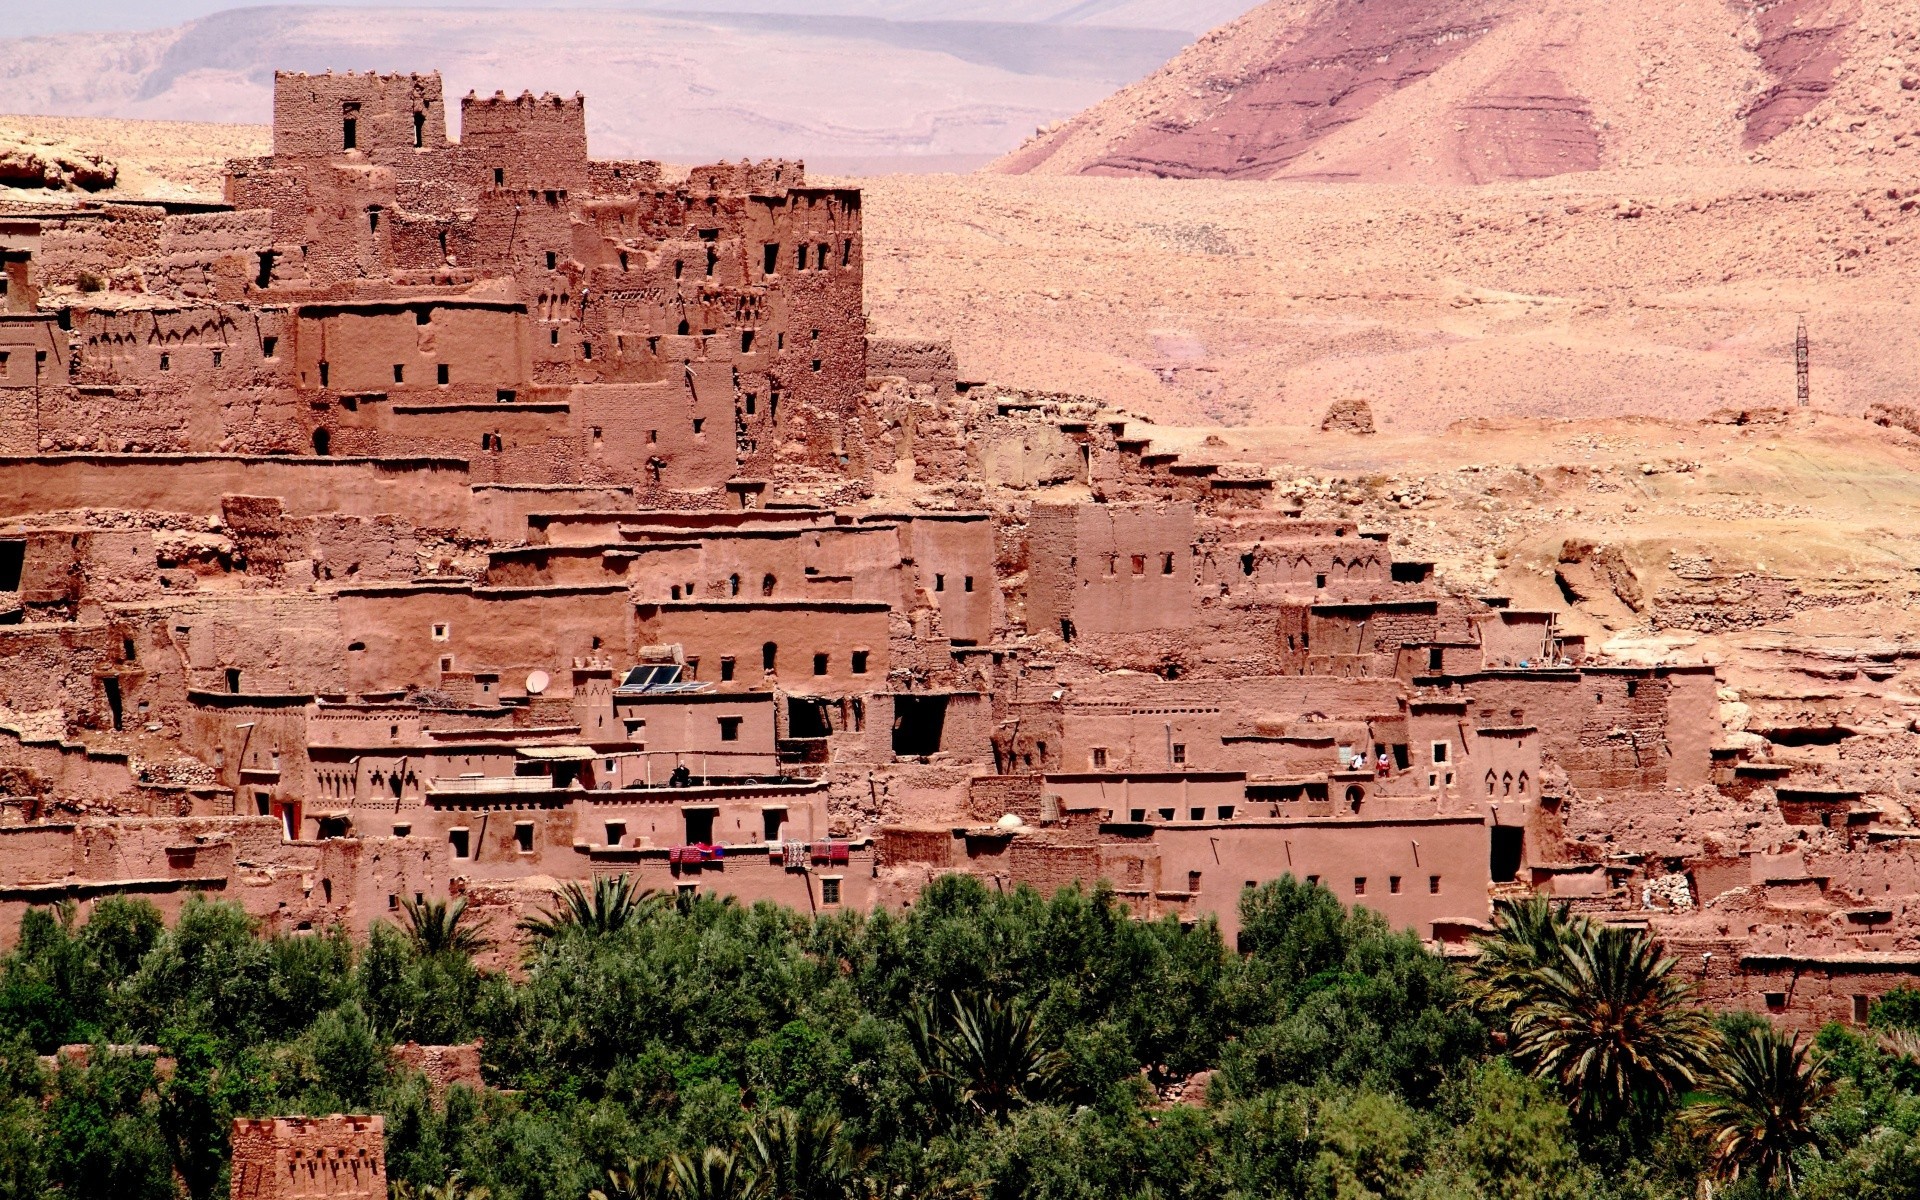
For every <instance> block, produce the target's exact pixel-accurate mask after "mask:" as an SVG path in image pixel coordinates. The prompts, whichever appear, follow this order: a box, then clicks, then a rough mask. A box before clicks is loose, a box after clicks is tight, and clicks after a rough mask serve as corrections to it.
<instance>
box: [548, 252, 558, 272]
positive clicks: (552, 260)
mask: <svg viewBox="0 0 1920 1200" xmlns="http://www.w3.org/2000/svg"><path fill="white" fill-rule="evenodd" d="M559 265H560V256H559V255H558V254H555V253H554V252H553V251H551V250H549V251H547V270H549V271H551V270H553V269H554V268H555V267H557V266H559Z"/></svg>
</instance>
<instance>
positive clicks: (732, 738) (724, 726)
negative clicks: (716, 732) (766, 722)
mask: <svg viewBox="0 0 1920 1200" xmlns="http://www.w3.org/2000/svg"><path fill="white" fill-rule="evenodd" d="M744 719H745V718H743V717H721V718H720V740H721V741H723V742H737V741H739V740H740V722H741V721H742V720H744Z"/></svg>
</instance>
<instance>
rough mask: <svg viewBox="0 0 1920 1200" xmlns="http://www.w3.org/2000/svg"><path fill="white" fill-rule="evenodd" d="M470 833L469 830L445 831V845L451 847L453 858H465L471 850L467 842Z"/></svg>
mask: <svg viewBox="0 0 1920 1200" xmlns="http://www.w3.org/2000/svg"><path fill="white" fill-rule="evenodd" d="M470 832H471V831H470V830H466V829H449V830H447V845H448V846H450V847H452V849H453V856H454V857H455V858H466V857H467V856H468V851H469V850H470V849H472V846H471V844H470V843H469V842H468V840H467V838H468V835H469V833H470Z"/></svg>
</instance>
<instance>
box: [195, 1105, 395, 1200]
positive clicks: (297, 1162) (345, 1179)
mask: <svg viewBox="0 0 1920 1200" xmlns="http://www.w3.org/2000/svg"><path fill="white" fill-rule="evenodd" d="M232 1145H233V1176H232V1183H231V1190H230V1193H229V1194H230V1195H231V1196H232V1197H233V1200H294V1198H295V1197H300V1198H301V1200H306V1198H308V1197H326V1198H327V1200H386V1196H387V1134H386V1121H385V1119H384V1118H382V1117H378V1116H370V1117H349V1116H332V1117H268V1118H265V1119H261V1120H247V1119H236V1120H235V1121H234V1123H233V1132H232Z"/></svg>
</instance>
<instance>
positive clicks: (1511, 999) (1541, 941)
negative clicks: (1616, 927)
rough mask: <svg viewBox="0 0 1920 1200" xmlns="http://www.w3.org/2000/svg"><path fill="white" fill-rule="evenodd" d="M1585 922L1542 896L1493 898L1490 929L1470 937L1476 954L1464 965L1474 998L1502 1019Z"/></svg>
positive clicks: (1581, 930)
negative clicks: (1474, 938)
mask: <svg viewBox="0 0 1920 1200" xmlns="http://www.w3.org/2000/svg"><path fill="white" fill-rule="evenodd" d="M1591 925H1592V922H1591V921H1589V920H1588V919H1587V918H1585V917H1575V916H1572V915H1570V914H1569V912H1568V910H1567V906H1566V905H1565V904H1555V903H1554V902H1553V901H1552V900H1550V899H1548V898H1547V897H1545V896H1540V895H1533V896H1528V897H1527V898H1526V899H1524V900H1501V901H1498V902H1497V903H1496V904H1495V905H1494V910H1493V932H1492V933H1491V934H1489V935H1488V936H1486V937H1483V938H1479V939H1476V941H1475V945H1476V946H1477V947H1478V949H1479V951H1480V953H1479V955H1478V957H1476V958H1475V959H1474V960H1473V962H1471V963H1469V964H1468V966H1467V969H1466V974H1467V979H1468V981H1469V983H1470V985H1471V994H1472V996H1473V999H1474V1002H1475V1003H1476V1004H1477V1005H1479V1006H1480V1008H1481V1009H1482V1011H1484V1012H1486V1013H1487V1014H1488V1015H1489V1016H1490V1017H1493V1018H1495V1019H1496V1020H1498V1021H1500V1022H1501V1023H1502V1024H1505V1023H1506V1022H1507V1021H1509V1020H1511V1018H1512V1016H1513V1014H1514V1011H1515V1010H1516V1009H1518V1008H1519V1007H1520V1006H1521V1005H1522V1004H1524V1003H1526V1001H1527V1000H1528V999H1529V998H1530V997H1531V996H1532V992H1533V988H1534V986H1535V984H1536V982H1537V980H1538V977H1539V972H1540V970H1541V969H1542V968H1546V967H1553V966H1556V965H1557V964H1558V963H1559V962H1560V961H1561V959H1562V957H1563V955H1564V954H1565V951H1566V948H1567V947H1568V946H1569V945H1571V944H1573V942H1574V941H1576V940H1577V939H1578V938H1579V937H1580V936H1581V935H1582V934H1584V933H1587V932H1589V931H1590V927H1591Z"/></svg>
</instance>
